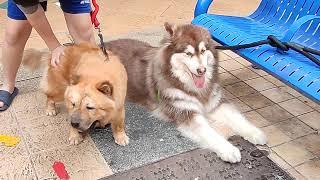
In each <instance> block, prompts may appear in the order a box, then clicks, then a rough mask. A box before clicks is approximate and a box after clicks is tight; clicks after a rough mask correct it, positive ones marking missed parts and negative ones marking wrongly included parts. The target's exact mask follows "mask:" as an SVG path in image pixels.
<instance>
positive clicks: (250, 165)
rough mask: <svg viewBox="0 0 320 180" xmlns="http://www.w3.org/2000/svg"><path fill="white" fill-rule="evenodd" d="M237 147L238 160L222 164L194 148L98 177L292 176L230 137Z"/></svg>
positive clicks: (215, 179) (280, 179)
mask: <svg viewBox="0 0 320 180" xmlns="http://www.w3.org/2000/svg"><path fill="white" fill-rule="evenodd" d="M231 141H232V143H233V144H235V145H236V146H238V147H239V148H240V149H241V154H242V161H241V162H240V163H237V164H230V163H225V162H223V161H222V160H220V159H219V158H218V157H217V156H216V155H215V154H214V153H212V152H209V151H208V150H204V149H196V150H193V151H189V152H186V153H183V154H179V155H177V156H173V157H170V158H167V159H164V160H162V161H158V162H156V163H152V164H148V165H146V166H142V167H139V168H136V169H131V170H129V171H126V172H123V173H118V174H114V175H112V176H109V177H106V178H102V179H104V180H124V179H126V180H129V179H130V180H131V179H134V180H153V179H160V180H174V179H181V180H189V179H190V180H204V179H210V180H222V179H228V180H239V179H243V180H290V179H293V178H292V177H291V176H290V175H289V174H287V173H286V172H285V171H283V170H282V169H281V168H280V167H278V166H277V165H276V164H275V163H273V162H272V161H271V160H270V159H268V158H267V156H266V153H265V152H263V151H260V150H258V149H257V148H256V147H254V146H253V145H252V144H250V143H249V142H247V141H244V140H243V139H241V138H239V137H233V138H231Z"/></svg>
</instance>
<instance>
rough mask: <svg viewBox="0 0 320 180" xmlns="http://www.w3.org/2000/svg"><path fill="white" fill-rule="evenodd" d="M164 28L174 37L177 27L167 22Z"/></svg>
mask: <svg viewBox="0 0 320 180" xmlns="http://www.w3.org/2000/svg"><path fill="white" fill-rule="evenodd" d="M164 28H165V29H166V31H167V32H168V33H169V35H170V36H173V34H174V31H175V30H176V25H174V24H170V23H168V22H165V23H164Z"/></svg>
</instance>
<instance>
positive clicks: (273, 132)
mask: <svg viewBox="0 0 320 180" xmlns="http://www.w3.org/2000/svg"><path fill="white" fill-rule="evenodd" d="M262 130H263V131H264V132H265V133H266V135H267V138H268V143H267V144H268V146H269V147H273V146H276V145H279V144H282V143H285V142H288V141H290V140H291V138H290V137H289V136H287V135H286V134H285V133H284V132H282V131H281V130H280V129H279V128H278V127H276V126H274V125H271V126H267V127H264V128H262Z"/></svg>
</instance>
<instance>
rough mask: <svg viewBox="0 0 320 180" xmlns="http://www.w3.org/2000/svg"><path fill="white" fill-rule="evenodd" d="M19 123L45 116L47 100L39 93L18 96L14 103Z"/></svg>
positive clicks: (13, 106) (13, 107) (13, 108)
mask: <svg viewBox="0 0 320 180" xmlns="http://www.w3.org/2000/svg"><path fill="white" fill-rule="evenodd" d="M12 110H13V111H14V112H15V113H16V116H17V120H18V123H19V122H21V123H23V121H24V120H26V119H34V118H37V117H42V116H45V99H44V97H43V94H42V93H41V92H39V91H36V92H30V93H26V94H21V95H18V96H17V97H16V98H15V101H14V102H13V103H12Z"/></svg>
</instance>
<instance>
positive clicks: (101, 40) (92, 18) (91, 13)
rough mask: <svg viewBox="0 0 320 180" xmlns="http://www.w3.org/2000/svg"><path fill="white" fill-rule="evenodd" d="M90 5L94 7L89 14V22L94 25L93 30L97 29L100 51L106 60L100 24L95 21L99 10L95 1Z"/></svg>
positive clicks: (106, 54)
mask: <svg viewBox="0 0 320 180" xmlns="http://www.w3.org/2000/svg"><path fill="white" fill-rule="evenodd" d="M92 5H93V7H94V10H93V11H91V12H90V16H91V22H92V24H93V25H94V28H96V29H98V36H99V39H100V44H101V50H102V52H103V54H104V55H105V56H106V57H107V60H108V59H109V56H108V53H107V50H106V47H105V45H104V42H103V36H102V33H101V29H100V22H99V21H98V19H97V14H98V12H99V9H100V8H99V5H98V3H97V1H96V0H92Z"/></svg>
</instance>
